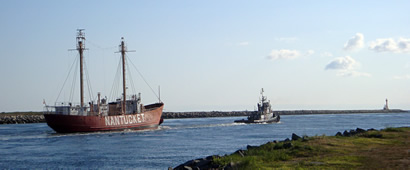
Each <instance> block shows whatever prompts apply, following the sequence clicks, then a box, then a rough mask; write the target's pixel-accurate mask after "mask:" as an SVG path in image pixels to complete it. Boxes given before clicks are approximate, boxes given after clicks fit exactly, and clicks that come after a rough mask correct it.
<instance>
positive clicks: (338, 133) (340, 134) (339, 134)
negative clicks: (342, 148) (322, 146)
mask: <svg viewBox="0 0 410 170" xmlns="http://www.w3.org/2000/svg"><path fill="white" fill-rule="evenodd" d="M335 136H343V134H342V133H341V132H337V133H336V135H335Z"/></svg>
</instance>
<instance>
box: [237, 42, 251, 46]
mask: <svg viewBox="0 0 410 170" xmlns="http://www.w3.org/2000/svg"><path fill="white" fill-rule="evenodd" d="M249 44H250V43H249V42H247V41H244V42H240V43H238V45H239V46H247V45H249Z"/></svg>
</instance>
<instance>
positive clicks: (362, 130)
mask: <svg viewBox="0 0 410 170" xmlns="http://www.w3.org/2000/svg"><path fill="white" fill-rule="evenodd" d="M356 132H357V133H363V132H366V130H364V129H361V128H356Z"/></svg>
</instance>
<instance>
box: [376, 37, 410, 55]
mask: <svg viewBox="0 0 410 170" xmlns="http://www.w3.org/2000/svg"><path fill="white" fill-rule="evenodd" d="M369 49H370V50H373V51H376V52H394V53H405V52H410V39H406V38H399V39H398V40H397V42H396V41H395V40H393V39H392V38H385V39H376V41H372V42H370V45H369Z"/></svg>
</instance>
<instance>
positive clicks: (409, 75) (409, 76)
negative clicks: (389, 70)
mask: <svg viewBox="0 0 410 170" xmlns="http://www.w3.org/2000/svg"><path fill="white" fill-rule="evenodd" d="M393 79H396V80H403V79H410V74H407V75H402V76H393Z"/></svg>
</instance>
